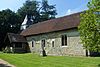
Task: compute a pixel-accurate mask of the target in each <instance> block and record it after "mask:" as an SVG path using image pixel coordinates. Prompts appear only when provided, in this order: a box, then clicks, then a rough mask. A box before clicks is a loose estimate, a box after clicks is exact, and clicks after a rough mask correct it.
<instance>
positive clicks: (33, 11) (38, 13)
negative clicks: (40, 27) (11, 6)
mask: <svg viewBox="0 0 100 67" xmlns="http://www.w3.org/2000/svg"><path fill="white" fill-rule="evenodd" d="M17 13H18V14H19V15H20V17H21V22H23V19H24V18H25V15H28V16H30V17H32V19H33V23H38V22H41V21H45V20H48V19H52V18H55V15H57V13H56V9H55V6H54V5H49V4H48V1H47V0H42V2H39V1H36V0H27V1H26V2H25V3H24V4H23V6H22V7H21V8H20V9H18V11H17Z"/></svg>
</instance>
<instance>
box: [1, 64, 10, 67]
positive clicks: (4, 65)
mask: <svg viewBox="0 0 100 67" xmlns="http://www.w3.org/2000/svg"><path fill="white" fill-rule="evenodd" d="M0 67H11V66H8V65H6V64H0Z"/></svg>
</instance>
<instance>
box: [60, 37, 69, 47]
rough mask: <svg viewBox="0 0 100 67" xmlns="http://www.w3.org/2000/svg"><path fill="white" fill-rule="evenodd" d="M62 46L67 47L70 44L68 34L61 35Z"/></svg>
mask: <svg viewBox="0 0 100 67" xmlns="http://www.w3.org/2000/svg"><path fill="white" fill-rule="evenodd" d="M61 46H62V47H67V46H68V38H67V35H61Z"/></svg>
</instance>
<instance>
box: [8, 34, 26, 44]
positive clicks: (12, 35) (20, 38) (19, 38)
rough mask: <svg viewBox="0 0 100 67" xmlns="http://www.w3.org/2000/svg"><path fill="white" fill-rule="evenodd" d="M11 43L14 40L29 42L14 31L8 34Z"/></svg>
mask: <svg viewBox="0 0 100 67" xmlns="http://www.w3.org/2000/svg"><path fill="white" fill-rule="evenodd" d="M7 36H8V38H9V40H10V43H12V42H27V41H26V39H25V37H24V36H22V35H19V34H14V33H8V34H7Z"/></svg>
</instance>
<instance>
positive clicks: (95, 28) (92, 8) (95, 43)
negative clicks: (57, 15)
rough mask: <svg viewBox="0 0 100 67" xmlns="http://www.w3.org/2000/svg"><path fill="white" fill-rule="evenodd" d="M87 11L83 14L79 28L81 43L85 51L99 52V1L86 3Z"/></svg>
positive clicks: (92, 0) (93, 0)
mask: <svg viewBox="0 0 100 67" xmlns="http://www.w3.org/2000/svg"><path fill="white" fill-rule="evenodd" d="M88 8H89V10H87V11H85V12H83V13H82V14H81V15H80V16H81V22H80V26H79V32H80V36H81V40H82V43H83V45H84V47H85V48H86V49H87V50H90V51H95V52H98V51H100V0H91V1H90V2H88Z"/></svg>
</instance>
